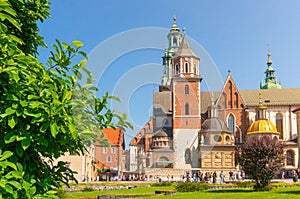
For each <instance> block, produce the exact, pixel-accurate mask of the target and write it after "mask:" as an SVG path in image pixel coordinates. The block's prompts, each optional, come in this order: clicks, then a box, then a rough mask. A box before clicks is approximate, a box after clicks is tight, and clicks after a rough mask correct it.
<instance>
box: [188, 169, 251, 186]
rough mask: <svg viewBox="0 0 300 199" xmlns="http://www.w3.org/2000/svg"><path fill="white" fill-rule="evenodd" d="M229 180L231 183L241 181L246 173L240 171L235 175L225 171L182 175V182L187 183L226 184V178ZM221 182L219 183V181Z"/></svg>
mask: <svg viewBox="0 0 300 199" xmlns="http://www.w3.org/2000/svg"><path fill="white" fill-rule="evenodd" d="M226 177H227V178H228V180H229V181H241V180H243V179H244V178H245V175H244V172H241V171H238V172H236V173H234V172H233V171H229V172H228V173H225V172H223V171H221V172H219V173H217V172H216V171H214V172H201V171H198V172H194V173H193V174H192V175H191V174H190V173H187V174H186V175H182V180H183V181H185V182H206V183H220V184H224V183H225V178H226ZM218 180H219V181H218Z"/></svg>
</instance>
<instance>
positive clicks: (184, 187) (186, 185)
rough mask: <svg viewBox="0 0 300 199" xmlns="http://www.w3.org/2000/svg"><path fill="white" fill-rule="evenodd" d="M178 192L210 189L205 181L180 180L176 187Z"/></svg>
mask: <svg viewBox="0 0 300 199" xmlns="http://www.w3.org/2000/svg"><path fill="white" fill-rule="evenodd" d="M175 189H176V191H178V192H195V191H204V190H207V189H208V185H207V184H204V183H193V182H179V183H177V185H176V187H175Z"/></svg>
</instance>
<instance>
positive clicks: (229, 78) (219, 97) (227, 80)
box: [216, 70, 245, 105]
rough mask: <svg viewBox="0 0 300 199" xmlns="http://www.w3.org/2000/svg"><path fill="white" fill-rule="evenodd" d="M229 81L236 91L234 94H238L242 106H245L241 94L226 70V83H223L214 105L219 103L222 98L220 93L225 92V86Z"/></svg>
mask: <svg viewBox="0 0 300 199" xmlns="http://www.w3.org/2000/svg"><path fill="white" fill-rule="evenodd" d="M229 81H231V82H232V84H233V87H234V88H233V89H235V90H236V92H237V93H238V95H239V97H240V98H241V100H242V104H245V100H244V98H243V96H242V94H241V93H240V91H239V89H238V87H237V85H236V84H235V82H234V80H233V78H232V76H231V72H230V70H228V75H227V78H226V81H225V83H224V85H223V88H222V91H221V92H220V93H219V95H218V99H217V102H216V104H217V105H218V104H219V101H220V99H221V97H222V93H224V92H225V88H226V85H227V84H228V82H229ZM216 93H217V92H216Z"/></svg>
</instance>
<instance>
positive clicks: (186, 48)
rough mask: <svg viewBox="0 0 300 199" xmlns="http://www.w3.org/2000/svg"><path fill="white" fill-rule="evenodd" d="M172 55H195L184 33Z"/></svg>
mask: <svg viewBox="0 0 300 199" xmlns="http://www.w3.org/2000/svg"><path fill="white" fill-rule="evenodd" d="M174 57H197V58H198V56H197V55H196V53H194V51H193V50H192V48H191V47H190V44H189V42H188V41H187V38H186V35H185V34H184V36H183V39H182V42H181V45H180V47H179V49H178V50H177V52H176V53H175V56H174Z"/></svg>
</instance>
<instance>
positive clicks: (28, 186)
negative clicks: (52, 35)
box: [0, 0, 131, 198]
mask: <svg viewBox="0 0 300 199" xmlns="http://www.w3.org/2000/svg"><path fill="white" fill-rule="evenodd" d="M9 2H10V3H11V4H10V3H9ZM48 5H49V3H48V1H44V0H24V1H23V0H11V1H7V0H0V20H1V21H0V135H1V136H0V198H40V197H48V196H49V197H50V196H51V197H54V196H53V194H54V192H53V191H52V189H53V188H54V187H61V186H62V184H61V183H65V184H68V179H70V178H72V177H73V171H71V170H69V169H68V168H67V167H66V163H64V162H59V163H58V164H57V165H54V164H53V160H54V158H58V157H59V156H61V155H62V154H64V153H66V152H71V153H77V154H80V153H82V152H84V150H85V146H86V145H89V144H91V143H93V142H94V141H95V140H96V139H97V138H98V137H97V136H96V134H95V132H98V133H99V132H100V133H99V136H100V137H101V136H103V134H101V129H102V128H106V127H112V128H114V127H122V128H127V127H131V125H130V123H128V122H127V116H126V115H124V114H119V113H117V112H115V111H112V110H110V109H109V108H108V102H109V100H111V99H117V98H115V97H112V96H109V95H108V94H106V95H105V96H103V97H102V98H97V97H96V95H95V92H96V91H97V88H95V87H93V86H92V82H93V80H92V78H91V74H90V72H89V71H88V70H87V69H86V68H85V66H84V65H85V62H86V55H85V53H84V52H82V51H80V48H81V46H82V43H81V42H79V41H74V42H72V43H71V44H66V43H61V42H59V41H57V42H56V44H55V45H54V46H53V47H54V52H51V56H50V58H49V61H48V64H47V66H44V65H43V64H42V63H40V62H39V61H38V60H37V58H36V54H37V47H38V46H39V45H42V44H43V43H42V37H40V36H39V35H38V29H34V28H33V29H34V34H35V35H36V36H34V38H33V39H30V36H29V35H27V34H30V31H28V28H29V27H26V26H32V27H33V26H34V24H35V25H36V20H40V19H44V18H45V17H46V16H48V12H49V10H48V9H47V7H48ZM40 8H44V10H43V9H41V10H40V11H37V9H40ZM16 11H17V12H16ZM39 12H43V13H40V14H37V13H39ZM34 13H35V14H37V16H36V17H32V18H31V16H32V15H31V14H33V15H35V14H34ZM23 15H24V16H23ZM21 18H22V19H23V20H25V19H27V20H26V22H24V21H22V19H21ZM30 20H32V21H30ZM32 27H31V28H29V29H31V30H33V29H32ZM27 31H28V32H27ZM23 33H24V35H23ZM25 33H26V34H25ZM78 55H81V56H83V60H82V61H80V62H79V63H73V58H74V57H75V56H78ZM82 73H86V76H87V80H86V81H83V82H84V83H82V84H80V83H79V80H81V78H82V76H83V75H82ZM113 118H116V119H117V122H116V123H115V124H112V123H113ZM66 174H68V176H66Z"/></svg>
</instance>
